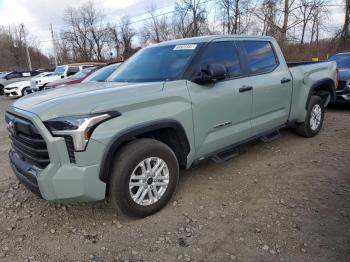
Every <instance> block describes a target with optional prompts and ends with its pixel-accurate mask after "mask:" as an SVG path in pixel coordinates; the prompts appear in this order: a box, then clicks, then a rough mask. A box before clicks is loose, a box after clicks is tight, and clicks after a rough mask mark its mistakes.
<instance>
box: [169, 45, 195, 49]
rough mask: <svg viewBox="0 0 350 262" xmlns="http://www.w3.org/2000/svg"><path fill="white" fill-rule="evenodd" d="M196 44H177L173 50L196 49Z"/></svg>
mask: <svg viewBox="0 0 350 262" xmlns="http://www.w3.org/2000/svg"><path fill="white" fill-rule="evenodd" d="M196 47H197V45H196V44H190V45H176V46H175V47H174V49H173V50H194V49H196Z"/></svg>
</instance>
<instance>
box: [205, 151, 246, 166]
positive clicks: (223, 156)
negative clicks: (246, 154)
mask: <svg viewBox="0 0 350 262" xmlns="http://www.w3.org/2000/svg"><path fill="white" fill-rule="evenodd" d="M238 155H239V152H238V148H233V149H231V150H227V151H224V152H220V153H218V154H216V155H214V156H213V157H212V158H211V160H213V161H214V162H215V163H217V164H221V163H224V162H226V161H227V160H230V159H232V158H235V157H237V156H238Z"/></svg>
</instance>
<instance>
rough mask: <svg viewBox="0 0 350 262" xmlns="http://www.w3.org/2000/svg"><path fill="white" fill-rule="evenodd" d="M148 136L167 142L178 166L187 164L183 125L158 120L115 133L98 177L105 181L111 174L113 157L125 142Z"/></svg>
mask: <svg viewBox="0 0 350 262" xmlns="http://www.w3.org/2000/svg"><path fill="white" fill-rule="evenodd" d="M142 137H148V138H154V139H156V140H158V141H161V142H164V143H165V144H167V145H168V146H169V147H170V148H171V149H172V150H173V151H174V153H175V155H176V157H177V158H178V161H179V165H180V167H183V168H185V167H186V165H187V155H188V153H189V152H190V144H189V141H188V138H187V135H186V131H185V129H184V128H183V126H182V125H181V124H180V123H179V122H178V121H176V120H159V121H153V122H149V123H146V124H142V125H138V126H135V127H131V128H128V129H126V130H124V131H122V132H120V133H118V134H117V135H115V136H114V137H113V138H112V139H111V141H110V143H109V144H108V145H107V148H106V150H105V152H104V155H103V158H102V163H101V167H100V173H99V177H100V179H101V180H102V181H103V182H105V183H107V182H108V181H109V177H110V174H111V168H112V165H113V158H114V157H115V154H116V153H117V152H118V150H119V149H120V148H121V147H122V146H123V145H124V144H126V143H127V142H130V141H132V140H134V139H137V138H142Z"/></svg>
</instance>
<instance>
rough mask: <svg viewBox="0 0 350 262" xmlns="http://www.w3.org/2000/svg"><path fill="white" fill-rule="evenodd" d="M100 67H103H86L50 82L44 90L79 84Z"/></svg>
mask: <svg viewBox="0 0 350 262" xmlns="http://www.w3.org/2000/svg"><path fill="white" fill-rule="evenodd" d="M99 68H101V67H96V66H93V67H88V68H85V69H83V70H81V71H79V72H78V73H76V74H74V75H72V76H70V77H68V78H66V79H62V80H57V81H55V82H51V83H48V84H47V85H46V86H45V87H44V90H47V89H52V88H56V87H63V86H67V85H73V84H78V83H80V82H82V81H83V80H84V79H86V78H87V77H88V76H89V75H91V74H92V73H93V72H95V71H96V70H98V69H99Z"/></svg>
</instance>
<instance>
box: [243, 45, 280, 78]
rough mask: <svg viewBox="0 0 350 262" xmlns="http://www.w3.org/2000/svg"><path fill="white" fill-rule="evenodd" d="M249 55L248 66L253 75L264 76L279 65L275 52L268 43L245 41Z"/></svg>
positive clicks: (245, 47)
mask: <svg viewBox="0 0 350 262" xmlns="http://www.w3.org/2000/svg"><path fill="white" fill-rule="evenodd" d="M243 46H244V49H245V51H246V53H247V59H248V66H249V70H250V72H251V73H252V74H263V73H268V72H271V71H272V70H274V69H275V68H276V67H277V65H278V60H277V58H276V55H275V52H274V51H273V49H272V46H271V43H270V42H268V41H243Z"/></svg>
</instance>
